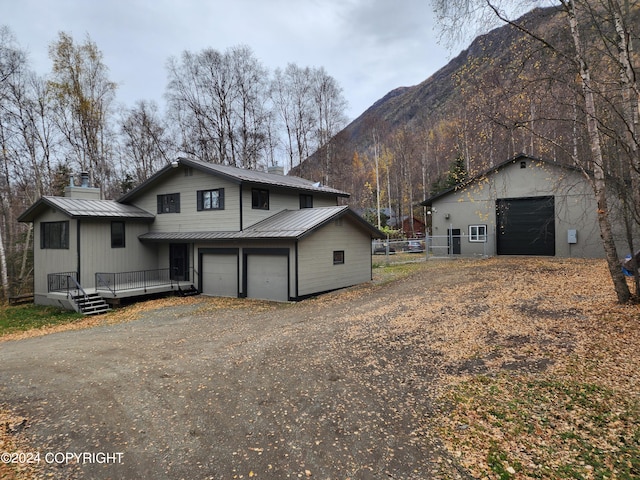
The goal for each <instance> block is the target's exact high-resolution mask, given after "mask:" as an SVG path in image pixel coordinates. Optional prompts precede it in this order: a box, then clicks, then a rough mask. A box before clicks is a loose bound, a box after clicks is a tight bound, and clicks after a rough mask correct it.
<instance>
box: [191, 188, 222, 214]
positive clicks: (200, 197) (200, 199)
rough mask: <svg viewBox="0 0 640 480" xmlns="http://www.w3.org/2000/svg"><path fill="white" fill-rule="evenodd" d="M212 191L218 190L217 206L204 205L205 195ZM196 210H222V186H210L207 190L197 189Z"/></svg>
mask: <svg viewBox="0 0 640 480" xmlns="http://www.w3.org/2000/svg"><path fill="white" fill-rule="evenodd" d="M213 192H218V206H217V207H209V208H207V207H205V195H206V194H210V193H213ZM196 195H197V197H196V203H197V207H196V208H197V211H198V212H205V211H209V210H224V188H211V189H209V190H198V191H197V192H196Z"/></svg>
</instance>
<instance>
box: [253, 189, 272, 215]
mask: <svg viewBox="0 0 640 480" xmlns="http://www.w3.org/2000/svg"><path fill="white" fill-rule="evenodd" d="M251 208H253V209H257V210H269V190H262V189H260V188H252V189H251Z"/></svg>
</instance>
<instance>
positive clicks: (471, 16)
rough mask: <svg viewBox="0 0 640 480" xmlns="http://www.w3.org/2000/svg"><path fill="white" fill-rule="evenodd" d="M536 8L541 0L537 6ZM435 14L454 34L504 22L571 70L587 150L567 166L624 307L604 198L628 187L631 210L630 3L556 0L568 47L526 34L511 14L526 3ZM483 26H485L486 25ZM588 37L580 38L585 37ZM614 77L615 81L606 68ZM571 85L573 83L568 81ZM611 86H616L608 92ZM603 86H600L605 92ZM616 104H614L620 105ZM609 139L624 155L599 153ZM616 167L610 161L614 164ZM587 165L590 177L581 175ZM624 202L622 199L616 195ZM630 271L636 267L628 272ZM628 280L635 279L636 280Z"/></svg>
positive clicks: (472, 0)
mask: <svg viewBox="0 0 640 480" xmlns="http://www.w3.org/2000/svg"><path fill="white" fill-rule="evenodd" d="M537 3H538V4H540V5H543V4H545V3H548V2H537ZM433 4H434V6H435V10H436V12H437V13H438V16H439V18H440V19H441V23H442V25H444V26H446V27H451V26H455V27H456V28H458V31H461V30H460V28H461V25H462V23H464V22H468V21H471V20H475V21H477V20H478V19H479V18H480V19H483V20H487V19H489V18H491V16H493V18H494V19H498V20H500V21H502V22H506V23H508V24H510V25H512V26H513V27H515V28H517V29H519V30H520V31H522V32H524V33H525V34H527V35H528V36H529V37H531V38H533V39H534V40H536V41H537V42H539V44H541V45H542V46H543V47H545V48H547V49H549V50H550V51H552V52H553V53H554V54H557V55H560V56H562V57H563V58H564V59H565V61H566V62H567V64H569V65H572V66H573V71H574V76H573V78H574V79H575V78H577V79H578V84H577V85H576V87H577V91H579V92H580V94H581V97H582V99H581V100H582V101H581V103H580V106H581V108H582V109H583V115H582V116H583V118H584V129H585V132H586V134H587V136H586V138H587V143H588V145H589V155H588V158H586V159H585V158H578V157H577V156H576V155H575V153H574V155H572V157H573V160H574V163H575V164H576V166H578V167H579V168H582V169H583V171H584V173H585V175H586V176H587V178H588V179H589V181H590V182H591V185H592V187H593V192H594V196H595V200H596V203H597V219H598V225H599V227H600V236H601V238H602V244H603V247H604V251H605V256H606V260H607V264H608V267H609V272H610V275H611V278H612V281H613V284H614V289H615V292H616V295H617V298H618V301H619V302H627V301H628V300H629V299H630V298H631V294H630V291H629V288H628V286H627V283H626V281H625V279H624V276H623V274H622V270H621V268H620V254H619V252H618V251H617V247H616V242H615V237H614V234H613V231H612V223H613V219H614V218H616V217H615V215H616V214H617V212H615V211H614V210H613V209H612V208H613V207H612V205H611V204H610V199H611V198H612V196H613V195H614V194H615V193H616V186H617V185H624V184H625V183H626V182H629V186H630V187H632V188H626V189H625V192H624V193H623V192H621V191H620V190H618V191H617V193H618V195H622V197H623V198H622V201H623V203H624V204H626V205H628V206H629V207H630V208H629V209H628V211H629V212H637V211H638V208H639V204H638V195H639V194H638V193H637V192H638V181H639V178H638V176H639V175H640V169H639V168H638V167H639V166H640V165H639V162H638V160H637V158H638V157H637V151H638V130H637V119H638V114H639V113H640V103H639V101H640V95H639V94H638V93H639V92H638V88H637V83H636V79H635V76H634V72H635V67H634V61H635V62H637V60H636V59H635V57H634V55H633V47H632V44H631V42H632V39H633V38H637V33H638V32H637V31H634V28H637V27H636V26H635V25H636V23H637V22H633V21H632V20H631V14H632V13H634V11H635V13H636V14H637V9H638V4H637V2H635V1H632V2H630V1H628V0H622V1H618V0H607V1H605V2H599V1H596V0H559V2H556V4H557V5H558V8H560V9H561V10H560V11H561V13H562V14H563V15H564V18H565V20H566V28H567V31H568V36H569V38H570V39H571V44H570V45H571V47H572V48H571V49H570V50H566V49H565V48H564V45H554V44H553V41H552V39H548V38H545V36H544V33H540V32H536V31H533V30H530V29H529V28H528V27H527V26H526V25H522V24H520V23H518V22H517V21H516V20H512V18H515V15H514V12H518V13H521V12H522V10H521V9H522V8H523V7H529V8H530V6H531V2H517V1H500V0H454V1H444V0H434V1H433ZM484 25H487V24H486V23H485V24H484ZM587 32H588V33H587ZM612 70H613V71H614V72H618V73H617V74H616V75H617V79H616V78H614V76H612V75H611V71H612ZM569 81H574V80H569ZM614 84H617V85H618V88H611V86H612V85H614ZM605 87H606V88H605ZM621 99H622V101H621ZM620 126H622V129H621V130H622V131H625V132H626V133H625V134H624V135H622V136H620V135H617V134H616V132H617V131H618V129H619V128H620ZM611 142H618V144H619V145H622V146H623V150H624V152H625V155H624V157H625V158H623V157H622V156H616V155H605V153H606V152H608V151H613V149H614V148H615V147H608V144H609V143H611ZM616 161H618V162H622V163H624V164H622V163H619V164H617V165H616V164H615V162H616ZM587 166H588V167H590V168H591V169H592V172H590V171H589V168H587ZM619 171H624V172H626V178H621V177H620V176H616V175H615V174H614V172H619ZM624 197H626V198H624ZM633 215H634V218H633V221H631V222H630V221H629V220H630V219H629V218H627V221H624V220H623V222H622V223H623V224H627V225H629V226H630V228H629V229H628V231H627V238H628V242H627V243H628V244H629V249H630V251H631V252H633V251H634V248H637V240H636V241H635V242H634V230H635V231H637V228H638V216H637V213H633ZM636 270H637V269H636ZM636 283H638V279H637V276H636Z"/></svg>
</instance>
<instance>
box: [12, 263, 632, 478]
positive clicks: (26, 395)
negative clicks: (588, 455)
mask: <svg viewBox="0 0 640 480" xmlns="http://www.w3.org/2000/svg"><path fill="white" fill-rule="evenodd" d="M606 276H607V274H606V267H605V265H604V263H603V262H601V261H585V260H562V259H541V260H535V259H528V260H526V261H525V260H523V259H489V260H478V261H455V262H427V263H426V264H423V265H422V266H420V267H419V269H418V270H417V271H415V272H414V273H412V274H411V275H409V276H406V277H403V278H401V279H396V280H394V281H391V282H384V281H376V282H373V283H370V284H366V285H363V286H359V287H355V288H352V289H348V290H343V291H340V292H334V293H332V294H328V295H324V296H321V297H319V298H316V299H311V300H307V301H304V302H300V303H297V304H277V303H269V302H253V301H247V300H236V299H233V300H231V299H211V298H200V297H193V298H191V299H174V300H171V301H165V302H164V303H161V304H156V303H153V304H150V305H162V307H163V308H157V309H151V310H149V309H147V310H145V311H144V313H140V311H138V310H136V309H135V308H134V309H131V310H126V311H124V314H125V315H123V314H121V313H114V314H110V316H111V317H113V318H116V317H117V318H119V319H120V320H119V321H120V322H121V323H118V324H111V325H102V326H97V327H94V328H87V329H82V330H74V331H67V332H61V333H55V334H50V335H46V336H41V337H36V338H30V339H23V340H17V341H5V342H0V404H2V405H0V406H3V407H5V408H8V409H11V410H13V412H15V414H17V415H22V416H24V417H25V418H26V419H27V421H26V424H25V425H18V426H17V427H15V428H14V427H12V428H14V429H16V430H20V429H22V432H23V434H24V435H26V437H27V440H28V444H29V445H31V446H32V447H30V450H26V451H25V452H24V453H27V454H29V453H33V454H35V453H39V454H40V467H41V468H40V471H39V473H38V477H41V478H58V479H66V478H78V479H138V478H149V479H183V478H184V479H206V478H211V479H233V478H244V479H247V478H254V477H255V478H266V479H282V478H307V477H312V478H320V479H347V478H350V479H389V478H395V479H411V478H414V479H427V478H429V479H432V478H433V479H437V478H442V479H455V478H468V477H469V475H468V474H467V473H465V472H467V471H469V470H465V469H464V468H462V467H460V466H459V465H460V463H461V462H462V461H464V462H466V463H464V465H466V466H467V468H473V466H474V465H475V466H477V465H481V464H483V462H486V459H487V455H486V453H483V454H480V455H475V456H474V454H473V451H472V452H468V451H465V452H461V451H459V447H455V446H453V447H451V445H448V446H449V447H451V448H449V449H445V448H444V447H443V445H442V443H441V440H440V439H439V438H438V434H437V432H439V431H444V430H441V429H439V427H438V428H436V427H437V425H435V424H434V418H440V419H441V420H443V421H444V419H446V418H448V417H449V415H448V414H447V413H448V410H447V409H448V408H451V406H447V405H446V404H443V403H442V399H443V398H446V395H441V394H442V392H443V391H449V390H448V388H449V387H450V386H451V385H455V384H456V382H460V381H461V380H462V379H464V378H474V377H476V376H477V377H482V378H485V379H489V378H494V379H497V378H504V377H503V376H502V374H503V373H504V372H508V373H509V375H510V377H509V378H516V379H517V378H523V379H528V380H535V378H536V376H538V375H540V376H542V375H547V374H552V375H555V377H550V378H554V379H556V380H557V379H558V378H574V377H575V376H576V375H579V377H580V378H581V379H583V381H585V382H590V383H592V384H598V385H607V386H608V388H611V389H614V390H615V391H620V392H627V393H628V394H631V393H633V395H636V392H638V389H639V388H640V373H639V372H640V368H638V360H637V351H638V348H639V347H638V345H640V334H638V332H636V330H635V329H630V328H629V325H635V322H633V321H632V322H630V321H629V320H621V321H619V322H618V321H614V319H615V318H618V316H619V317H620V318H623V319H626V318H636V316H637V309H636V308H635V307H626V306H625V307H613V305H614V298H613V296H612V291H611V288H610V287H609V286H608V284H607V280H606ZM604 311H607V312H609V313H607V315H606V319H607V321H606V322H603V321H602V318H603V312H604ZM127 315H128V317H127ZM110 316H107V317H105V318H107V319H108V318H110ZM118 316H119V317H118ZM125 320H126V321H125ZM621 332H623V333H624V342H622V343H621V342H620V341H618V340H616V339H618V338H619V337H620V335H623V333H621ZM610 345H615V351H614V352H613V353H612V352H609V351H608V346H610ZM593 365H595V366H597V368H591V367H590V366H593ZM576 372H578V373H576ZM520 374H522V375H520ZM554 381H555V380H554ZM439 408H441V409H444V410H442V411H440V410H438V409H439ZM443 412H444V413H443ZM472 413H473V412H470V414H472ZM559 413H562V412H559ZM472 420H473V419H472ZM472 420H469V419H467V420H463V423H453V424H451V425H449V426H448V427H447V428H448V430H447V431H449V432H450V435H449V436H450V437H451V432H453V436H460V435H464V434H466V432H470V431H471V430H472V429H471V426H472V425H471V424H470V423H469V422H472ZM476 420H477V418H476ZM473 421H475V420H473ZM498 433H500V432H498ZM477 438H478V437H472V438H471V440H466V441H472V442H476V439H477ZM490 438H491V437H490ZM501 438H502V437H496V438H495V439H494V440H491V441H500V439H501ZM616 438H617V437H616ZM464 441H465V440H463V443H464ZM530 443H531V445H533V441H532V442H530ZM474 445H475V443H474ZM545 445H546V444H544V445H542V446H541V447H540V450H539V451H536V454H540V455H539V456H541V458H544V454H545V452H546V448H547V447H546V446H545ZM460 448H461V447H460ZM504 448H506V449H508V448H510V447H509V444H507V445H506V446H505V447H504ZM0 450H1V449H0ZM471 450H473V449H471ZM480 451H484V450H479V451H478V452H480ZM506 451H508V450H506ZM450 452H451V453H450ZM547 453H548V452H547ZM569 453H570V452H569ZM67 454H69V455H70V456H68V457H67ZM73 454H75V455H76V457H74V456H73ZM465 458H466V460H465ZM67 460H69V461H67ZM551 460H552V459H550V461H551ZM480 471H486V468H485V469H484V470H482V469H480ZM478 475H479V476H484V473H482V474H480V473H478Z"/></svg>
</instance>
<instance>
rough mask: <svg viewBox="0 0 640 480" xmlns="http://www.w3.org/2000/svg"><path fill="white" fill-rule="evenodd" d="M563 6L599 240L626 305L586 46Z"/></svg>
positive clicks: (572, 10) (571, 6) (570, 4)
mask: <svg viewBox="0 0 640 480" xmlns="http://www.w3.org/2000/svg"><path fill="white" fill-rule="evenodd" d="M563 4H564V5H565V6H566V7H567V14H568V19H569V26H570V28H571V36H572V38H573V43H574V46H575V49H576V61H577V63H578V67H579V70H580V79H581V81H582V92H583V94H584V100H585V113H586V116H587V132H588V134H589V146H590V148H591V156H592V160H593V182H592V185H593V190H594V193H595V197H596V202H597V206H598V225H599V227H600V236H601V237H602V243H603V246H604V251H605V257H606V260H607V265H608V267H609V273H610V275H611V279H612V280H613V286H614V289H615V292H616V295H617V297H618V301H619V302H620V303H626V302H628V301H629V299H630V298H631V292H630V291H629V286H628V285H627V282H626V280H625V278H624V274H623V273H622V268H621V266H620V260H619V258H618V251H617V249H616V244H615V241H614V238H613V233H612V230H611V222H610V219H609V215H610V212H609V205H608V202H607V189H606V179H605V172H604V163H603V157H602V146H601V143H600V133H599V131H598V120H597V116H596V104H595V94H594V92H593V85H592V82H591V75H590V72H589V66H588V64H587V61H586V57H585V54H584V48H583V44H582V41H581V39H580V32H579V30H578V19H577V16H576V5H575V1H574V0H563Z"/></svg>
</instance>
